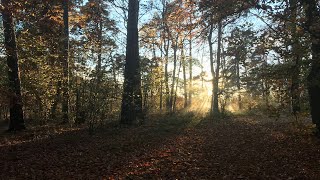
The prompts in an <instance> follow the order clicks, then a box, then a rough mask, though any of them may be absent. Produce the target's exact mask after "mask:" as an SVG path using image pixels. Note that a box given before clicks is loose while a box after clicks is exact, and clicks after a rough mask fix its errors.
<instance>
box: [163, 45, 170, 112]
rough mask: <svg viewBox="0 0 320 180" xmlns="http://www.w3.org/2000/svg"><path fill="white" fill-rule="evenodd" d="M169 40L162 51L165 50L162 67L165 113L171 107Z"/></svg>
mask: <svg viewBox="0 0 320 180" xmlns="http://www.w3.org/2000/svg"><path fill="white" fill-rule="evenodd" d="M169 43H170V41H169V39H168V41H167V45H166V43H164V50H165V65H164V66H165V67H164V81H165V88H166V108H167V111H170V109H171V105H170V89H169V74H168V64H169V62H168V60H169Z"/></svg>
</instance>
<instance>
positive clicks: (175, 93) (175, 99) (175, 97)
mask: <svg viewBox="0 0 320 180" xmlns="http://www.w3.org/2000/svg"><path fill="white" fill-rule="evenodd" d="M181 64H182V62H180V65H179V68H178V76H177V80H176V82H174V83H176V87H175V91H174V98H173V108H172V109H173V112H176V109H177V107H176V102H177V91H178V85H179V78H180V69H181Z"/></svg>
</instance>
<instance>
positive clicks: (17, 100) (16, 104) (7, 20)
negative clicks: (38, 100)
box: [2, 0, 25, 131]
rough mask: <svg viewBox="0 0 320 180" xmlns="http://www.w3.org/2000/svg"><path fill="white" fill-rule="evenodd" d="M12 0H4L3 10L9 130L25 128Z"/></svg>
mask: <svg viewBox="0 0 320 180" xmlns="http://www.w3.org/2000/svg"><path fill="white" fill-rule="evenodd" d="M9 3H10V0H2V5H3V7H4V10H3V11H2V20H3V30H4V46H5V49H6V55H7V64H8V69H9V70H8V78H9V83H10V84H9V86H10V90H11V92H12V94H11V95H10V124H9V131H15V130H21V129H25V124H24V118H23V109H22V97H21V85H20V76H19V64H18V61H19V59H18V49H17V44H16V36H15V30H14V22H13V16H12V13H11V12H10V8H9Z"/></svg>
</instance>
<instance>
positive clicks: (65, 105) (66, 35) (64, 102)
mask: <svg viewBox="0 0 320 180" xmlns="http://www.w3.org/2000/svg"><path fill="white" fill-rule="evenodd" d="M62 7H63V25H64V27H63V88H62V91H63V99H62V114H63V117H62V119H63V123H68V122H69V0H63V3H62Z"/></svg>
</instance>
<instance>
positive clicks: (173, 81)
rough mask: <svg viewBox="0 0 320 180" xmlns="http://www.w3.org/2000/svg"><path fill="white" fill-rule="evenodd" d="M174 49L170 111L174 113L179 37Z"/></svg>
mask: <svg viewBox="0 0 320 180" xmlns="http://www.w3.org/2000/svg"><path fill="white" fill-rule="evenodd" d="M174 43H175V44H174V47H173V73H172V84H171V92H170V102H169V105H170V111H171V112H172V111H173V107H174V106H173V100H174V94H175V93H174V84H175V80H176V68H177V50H178V36H177V37H176V38H175V42H174Z"/></svg>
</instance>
